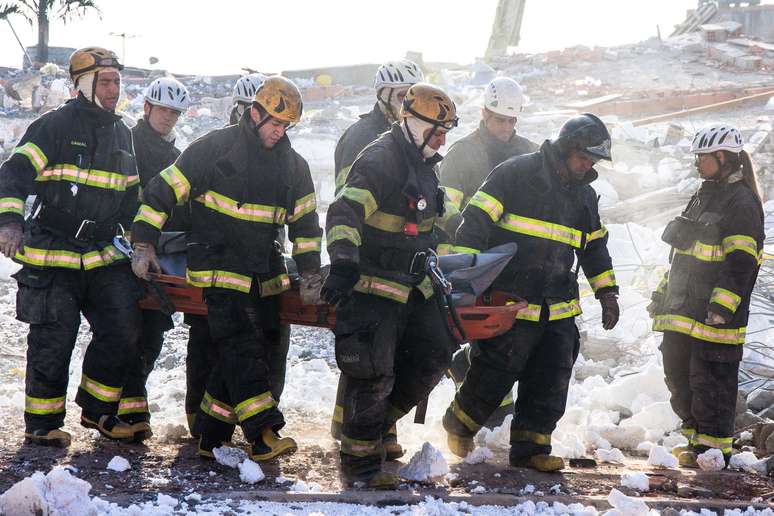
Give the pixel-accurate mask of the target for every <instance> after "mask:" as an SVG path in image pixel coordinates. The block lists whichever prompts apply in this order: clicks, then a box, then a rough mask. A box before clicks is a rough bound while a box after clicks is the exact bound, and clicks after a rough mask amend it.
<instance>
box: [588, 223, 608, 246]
mask: <svg viewBox="0 0 774 516" xmlns="http://www.w3.org/2000/svg"><path fill="white" fill-rule="evenodd" d="M605 235H607V228H606V227H605V226H602V227H601V228H599V229H598V230H596V231H592V232H591V233H589V235H588V237H587V238H586V244H589V243H591V242H593V241H594V240H599V239H600V238H603V237H604V236H605Z"/></svg>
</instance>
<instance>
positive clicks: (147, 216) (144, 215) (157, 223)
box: [134, 204, 168, 231]
mask: <svg viewBox="0 0 774 516" xmlns="http://www.w3.org/2000/svg"><path fill="white" fill-rule="evenodd" d="M167 217H168V216H167V214H166V213H164V212H163V211H156V210H154V209H153V208H151V207H150V206H148V205H147V204H142V205H140V209H139V210H137V215H135V216H134V222H140V221H142V222H145V223H146V224H150V225H151V226H153V227H154V228H156V229H158V230H159V231H161V228H162V227H164V224H165V223H166V222H167Z"/></svg>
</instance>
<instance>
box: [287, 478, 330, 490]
mask: <svg viewBox="0 0 774 516" xmlns="http://www.w3.org/2000/svg"><path fill="white" fill-rule="evenodd" d="M288 491H289V492H291V493H319V492H321V491H322V486H321V485H320V484H318V483H317V482H304V481H303V480H296V482H295V483H294V484H293V485H292V486H290V489H288Z"/></svg>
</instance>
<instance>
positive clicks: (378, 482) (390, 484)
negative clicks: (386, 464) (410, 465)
mask: <svg viewBox="0 0 774 516" xmlns="http://www.w3.org/2000/svg"><path fill="white" fill-rule="evenodd" d="M399 484H400V479H399V478H398V476H397V475H395V474H394V473H387V472H386V471H380V472H379V473H377V474H376V475H374V476H372V477H371V478H369V479H368V482H367V483H366V485H367V486H368V488H369V489H385V490H387V489H398V485H399Z"/></svg>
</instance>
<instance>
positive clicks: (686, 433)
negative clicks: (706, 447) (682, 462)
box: [680, 428, 696, 441]
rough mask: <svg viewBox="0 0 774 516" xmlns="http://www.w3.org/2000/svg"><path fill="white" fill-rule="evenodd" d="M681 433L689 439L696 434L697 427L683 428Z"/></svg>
mask: <svg viewBox="0 0 774 516" xmlns="http://www.w3.org/2000/svg"><path fill="white" fill-rule="evenodd" d="M680 433H681V434H683V437H685V438H686V439H688V440H689V441H690V440H691V439H693V438H694V437H695V436H696V429H695V428H681V429H680Z"/></svg>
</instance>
